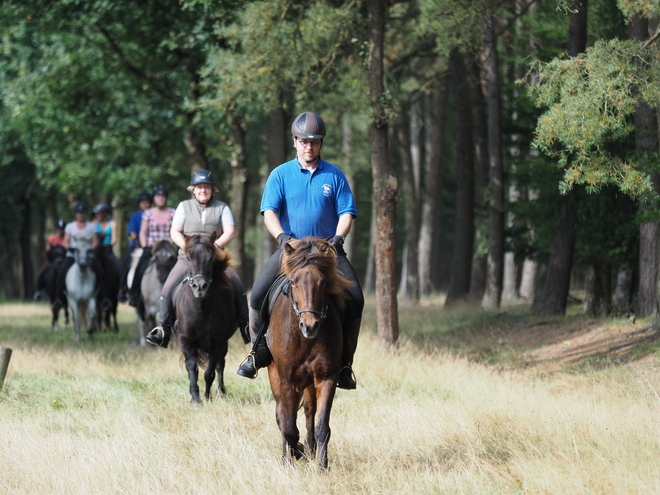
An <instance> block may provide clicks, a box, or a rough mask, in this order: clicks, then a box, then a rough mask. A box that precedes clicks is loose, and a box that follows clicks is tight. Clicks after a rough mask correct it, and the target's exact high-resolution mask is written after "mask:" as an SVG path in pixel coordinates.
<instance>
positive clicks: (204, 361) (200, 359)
mask: <svg viewBox="0 0 660 495" xmlns="http://www.w3.org/2000/svg"><path fill="white" fill-rule="evenodd" d="M193 352H194V353H195V358H196V359H197V366H199V367H200V368H204V369H206V367H207V366H208V364H209V354H208V352H204V351H200V350H199V349H193ZM184 361H185V356H184V355H183V352H182V353H181V356H180V357H179V364H181V365H182V366H185V364H186V363H185V362H184Z"/></svg>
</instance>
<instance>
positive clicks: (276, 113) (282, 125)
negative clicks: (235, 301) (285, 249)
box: [254, 106, 293, 278]
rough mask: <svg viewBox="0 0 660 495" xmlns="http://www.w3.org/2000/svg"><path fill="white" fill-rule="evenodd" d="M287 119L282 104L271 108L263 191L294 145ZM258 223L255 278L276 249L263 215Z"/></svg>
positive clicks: (258, 218)
mask: <svg viewBox="0 0 660 495" xmlns="http://www.w3.org/2000/svg"><path fill="white" fill-rule="evenodd" d="M287 120H288V119H287V115H286V112H285V111H284V108H283V107H282V106H279V107H277V108H275V109H273V110H271V111H270V113H269V114H268V131H267V133H266V145H267V154H266V160H267V162H268V170H266V173H265V174H263V175H262V177H261V185H260V187H261V189H260V190H261V191H263V190H264V187H265V185H266V179H268V175H269V174H270V172H271V171H272V170H273V169H274V168H275V167H277V166H278V165H281V164H282V163H284V162H285V161H286V157H287V150H290V148H289V146H293V141H292V140H291V137H290V133H289V132H288V127H289V126H288V125H287ZM257 223H258V226H257V228H258V231H259V232H261V236H260V238H261V243H260V249H258V250H257V252H258V253H259V254H258V256H257V259H256V260H255V266H254V269H255V278H256V276H257V275H258V273H259V271H260V270H261V268H262V267H263V266H264V264H265V263H266V261H268V258H270V255H271V254H273V251H274V249H275V241H274V240H273V237H272V236H271V235H270V233H269V232H268V230H267V229H266V226H265V225H264V222H263V217H262V216H261V215H259V216H258V217H257Z"/></svg>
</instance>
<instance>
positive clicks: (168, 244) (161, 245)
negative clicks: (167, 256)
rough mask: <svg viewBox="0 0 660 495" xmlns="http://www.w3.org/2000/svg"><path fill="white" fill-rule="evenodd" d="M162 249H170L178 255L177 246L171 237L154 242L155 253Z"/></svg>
mask: <svg viewBox="0 0 660 495" xmlns="http://www.w3.org/2000/svg"><path fill="white" fill-rule="evenodd" d="M161 250H167V251H170V252H171V253H173V254H174V256H176V252H177V247H176V245H175V244H174V243H173V242H172V241H171V240H170V239H169V238H165V239H160V240H158V241H156V242H154V247H153V248H152V252H153V253H157V252H158V251H161Z"/></svg>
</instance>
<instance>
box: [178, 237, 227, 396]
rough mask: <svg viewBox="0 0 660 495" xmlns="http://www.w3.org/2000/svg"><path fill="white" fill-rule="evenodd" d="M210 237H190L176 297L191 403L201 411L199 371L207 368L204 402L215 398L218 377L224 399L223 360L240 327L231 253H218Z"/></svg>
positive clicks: (213, 238) (219, 251) (219, 390)
mask: <svg viewBox="0 0 660 495" xmlns="http://www.w3.org/2000/svg"><path fill="white" fill-rule="evenodd" d="M214 241H215V234H214V235H212V236H211V237H209V236H202V235H191V236H188V237H187V238H186V244H185V247H184V252H185V254H186V256H187V257H188V275H187V277H186V279H185V283H184V284H183V285H182V286H181V288H180V289H178V291H177V292H176V293H175V294H174V301H173V303H174V307H175V309H176V318H177V322H176V324H175V326H174V328H175V332H176V336H177V339H178V341H179V347H180V348H181V352H182V358H183V360H184V362H185V365H186V369H187V370H188V378H189V379H190V396H191V399H190V403H191V404H192V405H193V407H199V406H200V405H201V403H202V401H201V399H200V397H199V386H198V385H197V378H198V372H199V368H198V366H206V371H205V372H204V381H205V382H206V388H205V391H204V398H205V399H206V400H210V399H211V386H212V385H213V380H214V379H215V375H216V373H217V375H218V389H217V393H218V394H222V395H224V394H226V393H227V390H226V389H225V384H224V369H225V356H226V355H227V348H228V341H229V339H230V338H231V336H232V335H233V334H234V332H235V331H236V328H237V325H238V322H237V320H236V310H235V304H234V297H235V294H234V288H233V286H232V284H231V280H230V278H229V276H228V275H227V273H226V272H225V270H226V269H227V268H228V267H229V266H230V265H231V259H230V255H229V252H228V251H226V250H222V249H220V248H218V247H217V246H216V245H215V244H213V242H214Z"/></svg>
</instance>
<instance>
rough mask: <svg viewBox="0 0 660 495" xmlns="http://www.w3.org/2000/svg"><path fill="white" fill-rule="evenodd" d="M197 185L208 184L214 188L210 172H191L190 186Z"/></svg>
mask: <svg viewBox="0 0 660 495" xmlns="http://www.w3.org/2000/svg"><path fill="white" fill-rule="evenodd" d="M197 184H210V185H212V186H215V181H214V180H213V174H211V171H210V170H204V169H202V170H197V171H195V172H193V174H192V176H191V177H190V185H191V186H196V185H197Z"/></svg>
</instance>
